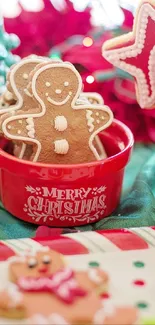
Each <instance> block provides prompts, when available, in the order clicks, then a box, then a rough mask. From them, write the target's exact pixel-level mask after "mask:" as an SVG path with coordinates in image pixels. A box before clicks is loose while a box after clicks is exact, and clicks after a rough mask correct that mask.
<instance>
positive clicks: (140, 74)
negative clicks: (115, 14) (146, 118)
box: [103, 0, 155, 109]
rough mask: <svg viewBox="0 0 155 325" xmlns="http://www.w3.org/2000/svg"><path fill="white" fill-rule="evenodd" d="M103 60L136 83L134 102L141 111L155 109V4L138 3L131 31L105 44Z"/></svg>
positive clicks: (150, 1) (148, 0) (151, 0)
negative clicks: (136, 102)
mask: <svg viewBox="0 0 155 325" xmlns="http://www.w3.org/2000/svg"><path fill="white" fill-rule="evenodd" d="M103 56H104V57H105V58H106V59H107V60H108V61H109V62H111V63H112V64H114V65H115V66H117V67H118V68H120V69H122V70H124V71H126V72H128V73H130V74H131V75H132V76H134V78H135V80H136V94H137V100H138V103H139V105H140V106H141V108H147V109H151V108H154V106H155V69H154V59H155V1H154V0H147V1H141V3H140V5H139V7H138V9H137V12H136V15H135V21H134V26H133V31H132V32H130V33H128V34H126V35H123V36H120V37H117V38H114V39H112V40H110V41H107V42H105V43H104V45H103Z"/></svg>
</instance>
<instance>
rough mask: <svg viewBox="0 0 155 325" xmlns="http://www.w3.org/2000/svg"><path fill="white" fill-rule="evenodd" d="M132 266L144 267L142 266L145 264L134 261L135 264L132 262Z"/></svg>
mask: <svg viewBox="0 0 155 325" xmlns="http://www.w3.org/2000/svg"><path fill="white" fill-rule="evenodd" d="M133 264H134V266H136V267H144V266H145V264H144V263H143V262H141V261H136V262H134V263H133Z"/></svg>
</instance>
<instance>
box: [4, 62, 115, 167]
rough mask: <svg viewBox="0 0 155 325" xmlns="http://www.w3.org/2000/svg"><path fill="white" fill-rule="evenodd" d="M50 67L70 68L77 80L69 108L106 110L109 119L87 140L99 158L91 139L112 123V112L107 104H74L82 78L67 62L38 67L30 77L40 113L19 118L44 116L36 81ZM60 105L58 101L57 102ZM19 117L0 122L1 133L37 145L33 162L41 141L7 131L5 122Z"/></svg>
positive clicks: (80, 87) (36, 158) (35, 159)
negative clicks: (0, 126)
mask: <svg viewBox="0 0 155 325" xmlns="http://www.w3.org/2000/svg"><path fill="white" fill-rule="evenodd" d="M51 68H66V69H70V70H71V71H72V72H73V73H74V74H75V75H76V77H77V80H78V89H77V91H76V94H75V95H74V97H73V99H72V102H71V108H72V109H75V110H80V109H85V110H87V109H88V110H89V109H91V110H96V109H97V110H101V111H103V112H107V113H108V114H109V120H108V121H107V123H105V124H104V125H103V126H101V127H100V128H98V129H96V131H94V132H93V133H92V134H91V136H90V138H89V140H88V143H89V147H90V149H91V151H92V152H93V154H94V156H95V158H96V159H97V160H100V156H99V154H98V152H97V150H96V148H95V147H94V145H93V140H94V137H95V136H96V135H97V134H98V133H100V132H101V131H103V130H104V129H106V128H107V127H108V126H110V125H111V123H112V120H113V113H112V111H111V110H110V108H109V107H108V106H105V105H103V106H102V105H98V104H97V105H91V107H90V105H76V101H77V99H78V97H79V96H80V93H81V89H82V79H81V76H80V74H79V73H78V71H77V70H76V69H75V68H74V66H73V65H72V64H69V63H68V62H67V63H66V62H64V63H57V64H56V63H48V64H46V65H44V66H43V67H41V68H40V69H38V70H37V71H36V72H35V73H34V75H33V77H32V93H33V96H34V97H35V98H36V100H37V101H38V103H39V104H40V105H41V107H42V111H41V112H40V113H34V114H23V115H20V119H25V118H26V119H27V118H28V117H33V118H35V117H42V116H44V114H45V113H46V105H45V103H44V102H43V100H42V99H41V98H40V97H39V95H38V94H37V91H36V81H37V78H38V76H39V75H40V74H41V73H42V72H43V71H45V70H48V69H51ZM59 105H60V103H59ZM18 119H19V116H17V117H12V116H11V117H9V118H7V119H6V120H5V121H4V122H3V124H2V131H3V133H4V134H5V136H6V137H7V138H9V139H12V140H17V141H23V142H24V141H25V142H31V143H33V144H36V145H37V150H36V153H35V156H34V158H33V162H36V161H37V160H38V157H39V155H40V152H41V148H42V146H41V143H40V142H39V141H38V140H37V139H30V138H29V137H18V136H15V135H11V137H10V133H9V132H8V131H7V124H8V123H9V122H12V121H15V120H18Z"/></svg>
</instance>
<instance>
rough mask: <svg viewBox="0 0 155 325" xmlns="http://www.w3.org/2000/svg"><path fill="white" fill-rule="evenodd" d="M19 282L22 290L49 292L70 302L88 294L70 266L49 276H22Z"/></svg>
mask: <svg viewBox="0 0 155 325" xmlns="http://www.w3.org/2000/svg"><path fill="white" fill-rule="evenodd" d="M17 284H18V286H19V288H20V290H22V291H26V292H49V293H52V294H55V295H56V296H57V297H58V298H59V299H61V300H62V301H64V302H65V303H68V304H71V303H73V302H74V300H75V299H76V298H77V297H84V296H85V295H86V294H87V292H86V291H85V290H84V289H82V288H81V287H80V286H79V285H78V283H77V281H76V280H75V278H74V272H73V270H71V269H69V268H64V269H63V270H62V271H58V272H57V273H56V274H54V275H50V276H49V277H40V278H32V277H21V278H19V280H18V283H17Z"/></svg>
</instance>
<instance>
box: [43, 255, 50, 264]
mask: <svg viewBox="0 0 155 325" xmlns="http://www.w3.org/2000/svg"><path fill="white" fill-rule="evenodd" d="M50 261H51V258H50V256H49V255H44V256H43V262H44V263H49V262H50Z"/></svg>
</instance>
